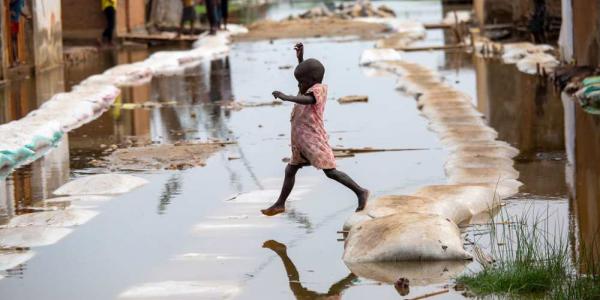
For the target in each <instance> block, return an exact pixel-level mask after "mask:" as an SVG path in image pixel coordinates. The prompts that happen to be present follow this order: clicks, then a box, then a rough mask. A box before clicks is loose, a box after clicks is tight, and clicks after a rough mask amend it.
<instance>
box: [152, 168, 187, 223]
mask: <svg viewBox="0 0 600 300" xmlns="http://www.w3.org/2000/svg"><path fill="white" fill-rule="evenodd" d="M181 189H182V180H181V175H180V174H179V173H177V174H174V175H172V176H171V177H170V178H169V179H168V180H167V182H165V186H164V188H163V190H162V192H161V193H160V197H159V198H158V199H159V203H158V214H159V215H163V214H165V213H166V212H167V207H168V206H169V204H171V201H172V200H173V198H174V197H175V196H177V195H179V194H180V193H181Z"/></svg>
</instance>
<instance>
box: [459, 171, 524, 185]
mask: <svg viewBox="0 0 600 300" xmlns="http://www.w3.org/2000/svg"><path fill="white" fill-rule="evenodd" d="M448 171H449V172H448V179H449V181H450V182H452V183H495V182H501V181H502V180H506V179H517V178H519V171H517V170H515V169H514V168H510V169H507V168H506V169H501V168H489V167H488V168H466V167H459V168H454V169H451V170H448Z"/></svg>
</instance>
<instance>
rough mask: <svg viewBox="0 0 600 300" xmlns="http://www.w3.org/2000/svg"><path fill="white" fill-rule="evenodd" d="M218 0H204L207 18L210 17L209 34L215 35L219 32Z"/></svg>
mask: <svg viewBox="0 0 600 300" xmlns="http://www.w3.org/2000/svg"><path fill="white" fill-rule="evenodd" d="M216 1H217V0H204V6H205V7H206V18H208V24H209V31H208V34H210V35H215V34H216V33H217V22H218V21H217V3H216Z"/></svg>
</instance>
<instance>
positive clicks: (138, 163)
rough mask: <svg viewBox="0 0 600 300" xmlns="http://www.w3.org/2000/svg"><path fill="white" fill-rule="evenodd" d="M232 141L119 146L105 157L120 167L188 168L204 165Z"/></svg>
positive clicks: (148, 168) (123, 168)
mask: <svg viewBox="0 0 600 300" xmlns="http://www.w3.org/2000/svg"><path fill="white" fill-rule="evenodd" d="M234 143H235V142H231V141H214V142H207V143H191V142H180V143H176V144H162V145H149V146H143V147H132V148H125V149H118V150H116V151H115V152H113V153H111V155H109V156H108V157H106V158H104V160H103V164H104V166H105V167H111V168H114V169H117V170H161V169H167V170H185V169H189V168H193V167H203V166H205V165H206V160H207V159H208V158H209V157H210V156H211V155H212V154H214V153H216V152H217V151H219V150H221V149H223V147H225V146H227V145H230V144H234Z"/></svg>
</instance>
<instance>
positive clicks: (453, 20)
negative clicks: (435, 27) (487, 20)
mask: <svg viewBox="0 0 600 300" xmlns="http://www.w3.org/2000/svg"><path fill="white" fill-rule="evenodd" d="M470 21H471V11H470V10H455V11H449V12H447V13H446V16H445V17H444V19H443V20H442V24H446V25H456V24H460V23H468V22H470Z"/></svg>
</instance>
